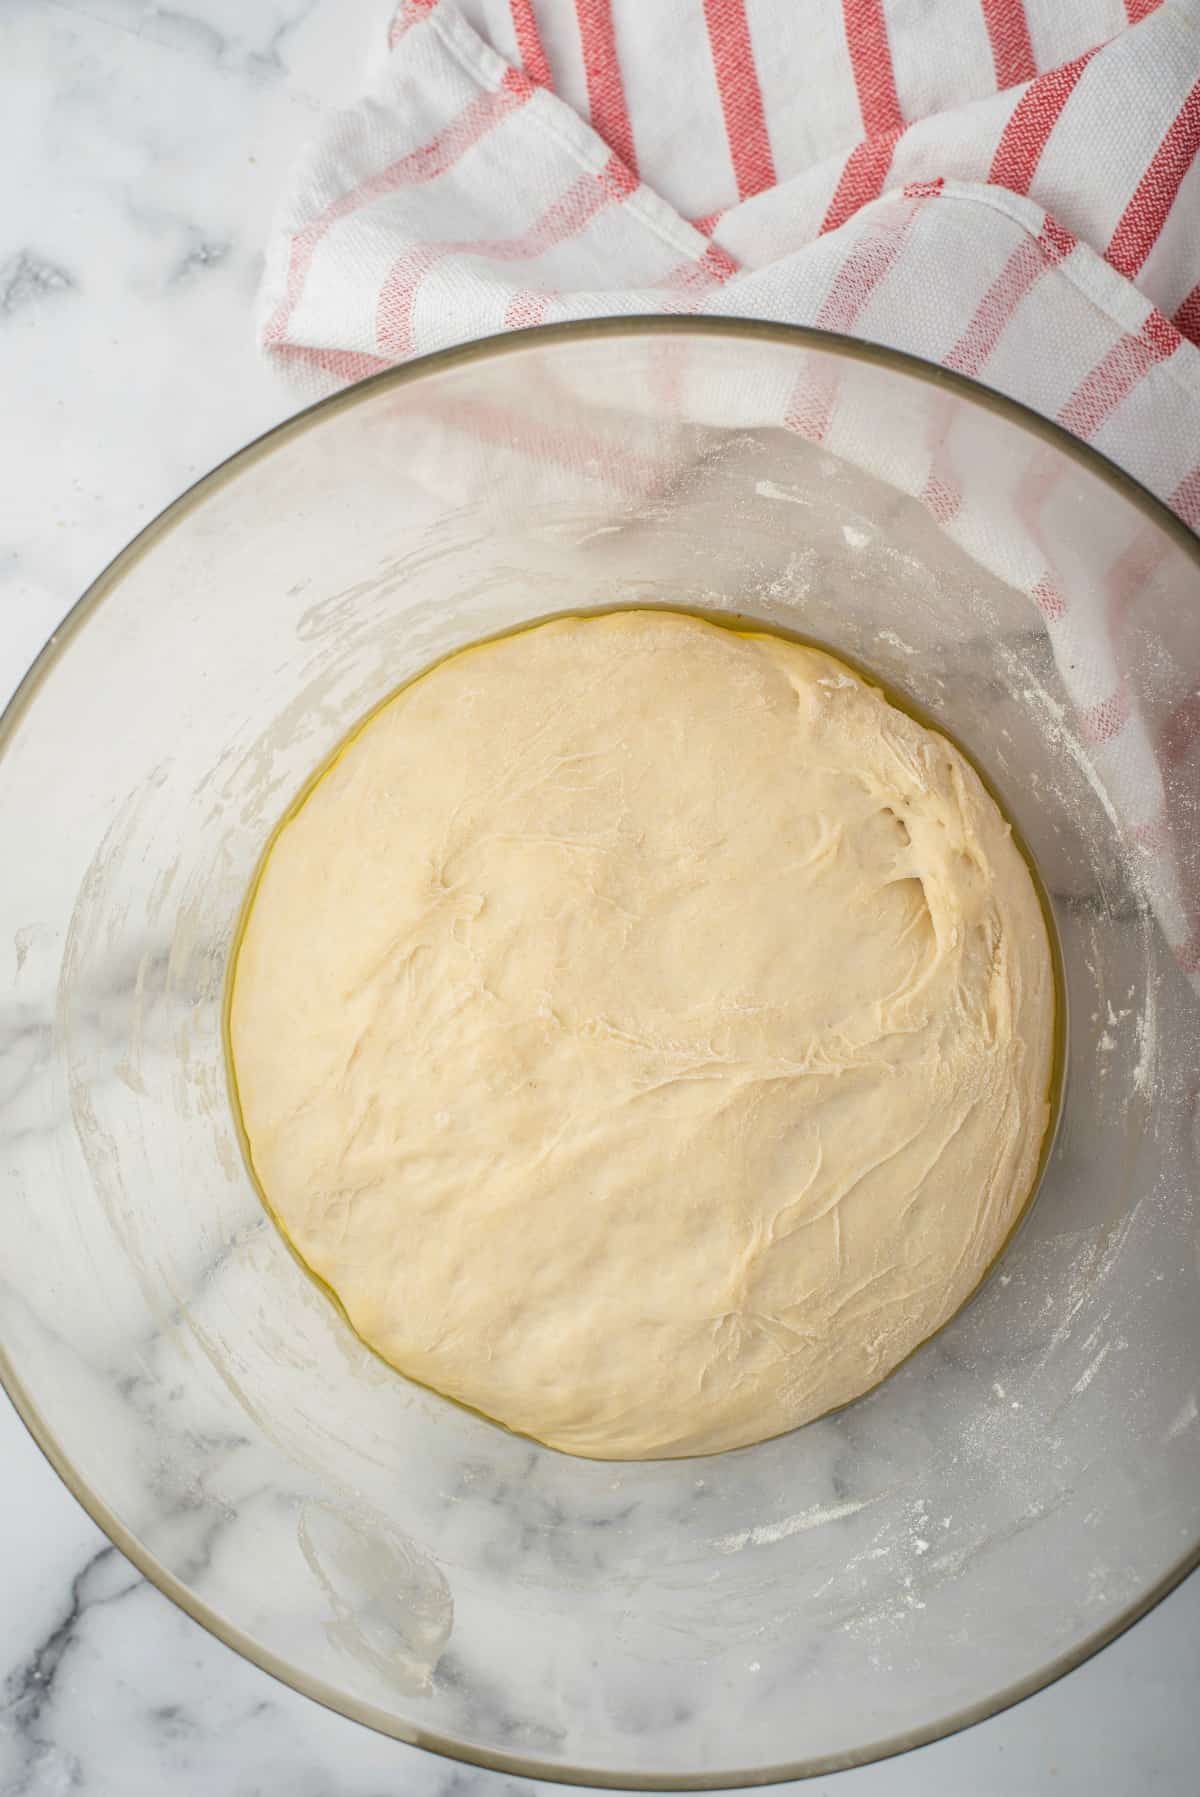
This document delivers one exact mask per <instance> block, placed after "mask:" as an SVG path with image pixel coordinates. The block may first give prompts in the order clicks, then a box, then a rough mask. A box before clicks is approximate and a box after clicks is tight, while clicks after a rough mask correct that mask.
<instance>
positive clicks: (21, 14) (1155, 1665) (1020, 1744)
mask: <svg viewBox="0 0 1200 1797" xmlns="http://www.w3.org/2000/svg"><path fill="white" fill-rule="evenodd" d="M383 20H384V9H382V8H381V7H378V6H377V5H375V4H373V3H370V4H363V5H361V6H359V7H354V6H348V5H346V4H345V3H344V0H182V4H181V6H180V7H179V8H168V7H156V6H152V5H144V4H142V3H141V0H6V4H5V5H4V7H3V8H2V9H0V67H2V68H3V69H4V76H5V106H4V107H3V109H0V144H2V146H3V164H4V166H5V167H6V168H7V170H8V171H9V179H8V181H7V182H6V186H5V199H4V206H3V211H2V214H0V383H2V388H3V392H4V395H5V425H6V429H5V433H4V437H3V446H2V448H0V454H2V455H3V480H2V481H0V509H2V513H3V529H2V530H0V700H3V699H4V698H7V696H8V694H9V692H11V690H12V688H13V687H14V686H15V685H16V683H17V681H18V680H19V678H20V676H21V674H22V672H23V671H24V668H25V666H26V665H27V663H28V662H29V660H30V659H31V657H32V656H33V654H34V653H35V652H36V650H37V649H38V648H39V647H40V645H41V643H42V642H43V641H44V639H45V638H46V636H47V635H48V634H49V633H50V631H51V630H52V629H53V628H54V627H55V625H56V624H57V623H58V621H59V619H60V618H61V616H62V615H63V613H64V611H65V610H66V609H67V607H68V606H69V605H70V604H71V602H72V601H73V600H74V599H75V598H76V596H77V595H78V593H79V591H80V590H81V588H82V587H83V586H84V585H85V584H86V583H87V582H88V580H89V579H90V578H91V577H92V576H93V575H94V574H95V573H96V572H97V570H98V569H99V568H100V567H101V566H103V564H104V563H105V562H106V561H107V560H108V559H109V557H110V556H111V555H112V554H114V553H115V551H117V550H118V549H119V548H120V547H121V545H122V544H123V543H124V542H126V541H127V540H128V538H129V537H130V536H132V535H133V534H134V532H135V531H137V530H138V529H139V528H140V527H141V526H142V525H143V524H144V523H145V522H146V521H147V520H148V519H149V518H151V517H152V516H153V515H154V514H155V513H156V512H157V511H159V510H160V509H161V508H162V507H163V506H164V505H165V504H166V503H167V502H168V501H169V500H171V499H172V498H173V497H174V496H175V495H176V494H177V493H178V492H179V490H180V489H181V488H183V487H184V486H186V485H187V484H188V483H189V482H190V481H192V480H194V479H195V478H196V477H197V476H198V475H200V474H202V473H203V472H204V471H205V470H206V469H207V468H209V467H210V466H211V465H212V464H213V463H214V462H217V461H218V460H220V459H221V458H222V457H223V456H225V455H227V454H228V453H229V452H230V451H232V450H234V449H236V448H237V447H238V446H239V445H240V444H242V443H244V442H245V441H246V440H247V439H248V438H250V437H253V436H255V435H256V434H257V433H258V432H260V431H262V430H264V429H266V428H268V427H269V426H271V425H272V424H274V423H276V422H277V421H278V420H279V419H281V418H283V417H285V416H286V415H287V414H288V413H289V412H291V411H293V410H295V409H296V404H297V402H296V399H295V396H294V395H293V394H292V393H291V392H290V391H289V390H287V389H286V388H284V387H283V386H281V385H280V384H279V382H278V381H277V379H276V378H275V377H274V376H273V375H272V374H271V373H269V372H268V371H267V370H266V369H265V368H264V367H263V366H262V364H261V363H260V361H259V359H258V356H257V353H256V351H255V348H254V343H253V339H252V329H251V304H252V299H253V295H254V291H255V287H256V284H257V281H258V276H259V269H260V254H261V246H262V243H263V240H264V236H265V233H266V226H267V220H268V217H269V214H270V210H271V207H272V204H273V200H274V196H275V194H276V192H277V191H278V188H279V184H280V180H281V176H282V172H283V170H284V169H285V168H286V166H287V164H288V161H289V159H290V158H291V157H292V155H293V154H294V153H295V151H296V149H297V147H298V146H299V145H300V144H301V143H302V142H303V140H304V138H305V137H306V135H307V133H308V132H309V130H310V128H311V124H312V121H313V118H314V115H315V113H316V111H317V110H318V108H320V107H321V106H324V105H326V104H328V103H329V102H330V101H336V100H337V99H339V98H340V97H341V96H342V95H344V94H349V93H350V92H351V91H352V90H353V87H354V84H355V81H356V79H357V77H358V74H359V71H360V69H361V67H362V64H363V61H364V58H365V55H366V52H367V48H368V43H369V39H370V35H371V33H372V32H380V31H382V29H383ZM0 1098H2V1095H0ZM0 1466H2V1467H3V1477H2V1478H0V1797H51V1794H52V1793H55V1794H57V1793H62V1792H66V1791H68V1790H77V1789H78V1790H81V1791H87V1792H95V1793H98V1794H103V1797H118V1794H119V1797H151V1794H153V1797H200V1794H201V1793H203V1797H251V1794H252V1793H258V1792H262V1793H275V1792H280V1791H287V1792H289V1793H293V1794H294V1797H380V1794H381V1793H383V1792H397V1793H398V1792H404V1793H414V1794H417V1793H420V1794H428V1797H435V1794H436V1797H450V1794H451V1793H453V1794H454V1797H464V1794H465V1793H469V1794H470V1797H500V1794H501V1793H509V1794H515V1793H518V1792H519V1793H522V1797H524V1793H527V1792H528V1793H531V1792H532V1791H533V1790H534V1788H535V1787H533V1786H531V1785H526V1784H522V1783H521V1781H519V1780H514V1779H510V1778H504V1777H501V1776H498V1775H493V1774H490V1773H485V1772H479V1771H475V1770H473V1769H471V1768H469V1767H459V1766H454V1765H451V1764H450V1763H448V1762H441V1761H438V1760H435V1759H433V1758H431V1757H427V1756H425V1755H422V1754H419V1753H417V1752H415V1751H413V1750H411V1749H408V1748H404V1747H401V1746H399V1745H397V1744H396V1743H394V1742H391V1741H388V1740H385V1739H383V1738H381V1737H378V1736H375V1735H372V1734H370V1733H369V1732H368V1731H366V1730H365V1729H362V1728H359V1727H358V1726H356V1725H355V1724H353V1723H350V1722H347V1721H344V1720H343V1719H342V1718H341V1717H338V1716H335V1715H332V1714H330V1713H328V1712H326V1711H324V1710H321V1709H320V1708H318V1707H317V1706H316V1705H315V1704H313V1703H310V1702H308V1701H307V1700H306V1699H304V1698H302V1697H299V1696H297V1695H296V1694H295V1693H293V1692H291V1691H289V1690H287V1689H285V1688H284V1687H282V1686H280V1685H279V1684H277V1683H275V1682H274V1681H273V1680H272V1679H270V1678H269V1677H268V1676H267V1675H266V1674H265V1673H262V1672H260V1671H258V1670H257V1669H256V1668H255V1667H252V1666H250V1665H249V1664H247V1663H245V1662H244V1661H242V1660H240V1659H239V1658H237V1656H235V1655H234V1654H233V1653H232V1652H231V1651H230V1650H228V1649H227V1648H225V1647H223V1646H222V1645H220V1644H219V1643H218V1642H216V1641H215V1640H213V1639H211V1638H210V1637H209V1636H208V1635H206V1634H205V1633H204V1632H203V1631H202V1630H201V1629H200V1628H199V1627H198V1626H197V1625H196V1624H194V1623H193V1622H191V1621H190V1620H189V1619H188V1618H186V1617H185V1616H184V1615H183V1614H182V1613H181V1612H179V1611H177V1610H176V1609H175V1608H174V1607H173V1606H172V1605H171V1604H170V1603H169V1602H168V1601H167V1600H166V1599H165V1598H163V1597H161V1596H160V1595H159V1593H158V1592H157V1591H155V1590H154V1589H153V1588H152V1587H151V1586H149V1585H147V1584H146V1582H145V1581H144V1580H143V1579H142V1578H140V1577H139V1575H138V1574H137V1573H135V1572H134V1571H133V1569H132V1568H131V1567H130V1566H129V1564H128V1563H127V1562H126V1561H125V1560H124V1559H122V1557H121V1556H120V1554H118V1552H117V1551H116V1549H115V1548H113V1547H112V1546H111V1545H109V1544H108V1542H107V1541H106V1540H105V1538H104V1537H103V1536H102V1535H101V1534H100V1533H99V1532H98V1530H97V1529H96V1528H95V1527H94V1526H93V1524H92V1523H91V1522H90V1521H89V1520H88V1518H87V1517H86V1516H85V1515H84V1514H83V1512H82V1511H81V1510H80V1509H79V1507H78V1506H77V1505H76V1503H75V1502H74V1500H73V1499H72V1498H71V1497H70V1496H69V1494H68V1493H67V1491H66V1490H65V1489H64V1487H63V1486H62V1485H61V1484H60V1483H59V1481H58V1480H57V1478H56V1477H55V1475H54V1474H53V1473H52V1472H51V1471H50V1469H49V1467H48V1466H47V1465H46V1464H45V1463H44V1462H43V1460H42V1458H41V1456H40V1454H39V1453H38V1451H37V1449H36V1448H35V1447H34V1445H33V1443H32V1441H31V1440H30V1439H29V1438H28V1437H27V1436H26V1434H25V1432H24V1430H23V1428H22V1426H21V1424H20V1422H19V1421H18V1420H17V1417H16V1415H15V1413H14V1412H13V1411H12V1409H11V1407H10V1406H9V1405H8V1404H7V1402H6V1401H5V1400H3V1399H0ZM1198 1687H1200V1577H1197V1578H1193V1579H1192V1580H1190V1581H1189V1582H1188V1583H1187V1584H1186V1585H1185V1586H1184V1587H1183V1588H1182V1589H1180V1590H1179V1591H1177V1592H1176V1593H1175V1594H1174V1595H1173V1596H1172V1597H1170V1598H1168V1599H1167V1600H1166V1602H1165V1603H1163V1604H1162V1605H1161V1606H1160V1607H1159V1608H1158V1610H1157V1611H1156V1612H1155V1613H1154V1614H1153V1615H1152V1616H1151V1617H1149V1618H1147V1619H1146V1620H1144V1621H1143V1622H1141V1623H1140V1624H1138V1625H1137V1626H1136V1627H1135V1628H1134V1629H1132V1630H1131V1631H1130V1632H1129V1633H1128V1634H1127V1635H1125V1636H1124V1637H1123V1638H1122V1639H1121V1640H1120V1641H1118V1642H1117V1643H1115V1644H1114V1645H1113V1646H1112V1647H1110V1648H1109V1649H1108V1650H1106V1651H1105V1652H1104V1653H1103V1654H1101V1655H1100V1656H1099V1657H1098V1658H1097V1659H1095V1660H1093V1661H1092V1662H1091V1663H1090V1664H1089V1665H1087V1666H1085V1667H1083V1668H1081V1669H1080V1670H1079V1671H1077V1672H1075V1673H1073V1674H1071V1675H1070V1676H1069V1677H1068V1678H1066V1679H1064V1680H1062V1681H1061V1682H1060V1683H1059V1684H1058V1685H1056V1686H1054V1687H1053V1688H1052V1689H1050V1690H1049V1691H1045V1692H1043V1693H1041V1694H1040V1695H1039V1696H1037V1697H1034V1698H1032V1699H1030V1700H1029V1701H1027V1702H1026V1703H1024V1704H1022V1705H1020V1706H1019V1707H1018V1708H1017V1709H1015V1710H1013V1711H1010V1712H1009V1713H1008V1714H1006V1715H1004V1716H1001V1717H998V1718H996V1719H994V1720H993V1721H991V1722H988V1723H985V1724H983V1725H982V1726H980V1727H977V1728H975V1729H971V1730H969V1731H967V1733H965V1734H963V1735H960V1736H958V1737H956V1738H955V1739H953V1740H950V1741H945V1742H941V1743H939V1744H937V1745H936V1746H933V1747H929V1748H925V1749H922V1750H921V1751H920V1752H918V1753H915V1754H910V1755H907V1756H905V1757H904V1758H902V1759H900V1760H895V1761H891V1762H889V1763H887V1764H884V1765H880V1766H875V1767H868V1768H865V1769H864V1770H862V1771H859V1772H853V1773H846V1774H842V1775H840V1776H838V1777H836V1778H830V1779H824V1780H817V1781H816V1782H815V1783H814V1784H811V1785H808V1786H805V1787H804V1788H805V1789H806V1790H810V1791H812V1792H814V1797H815V1794H816V1793H818V1792H819V1793H824V1794H826V1797H907V1794H908V1793H914V1794H915V1793H917V1792H920V1793H921V1794H922V1797H937V1793H939V1792H945V1793H947V1794H949V1793H952V1792H953V1793H958V1792H962V1791H966V1790H970V1791H972V1792H974V1793H976V1797H1018V1794H1025V1793H1034V1792H1038V1793H1040V1792H1048V1791H1054V1792H1058V1793H1061V1794H1062V1797H1084V1793H1087V1797H1101V1794H1104V1793H1112V1794H1113V1797H1117V1794H1118V1793H1125V1792H1128V1791H1131V1790H1134V1789H1138V1790H1142V1791H1145V1792H1147V1793H1162V1794H1163V1797H1176V1794H1178V1797H1182V1794H1183V1793H1185V1792H1191V1791H1193V1790H1194V1789H1195V1771H1194V1766H1195V1758H1196V1755H1197V1752H1198V1750H1200V1716H1198V1711H1197V1707H1196V1701H1195V1694H1196V1690H1197V1688H1198Z"/></svg>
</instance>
